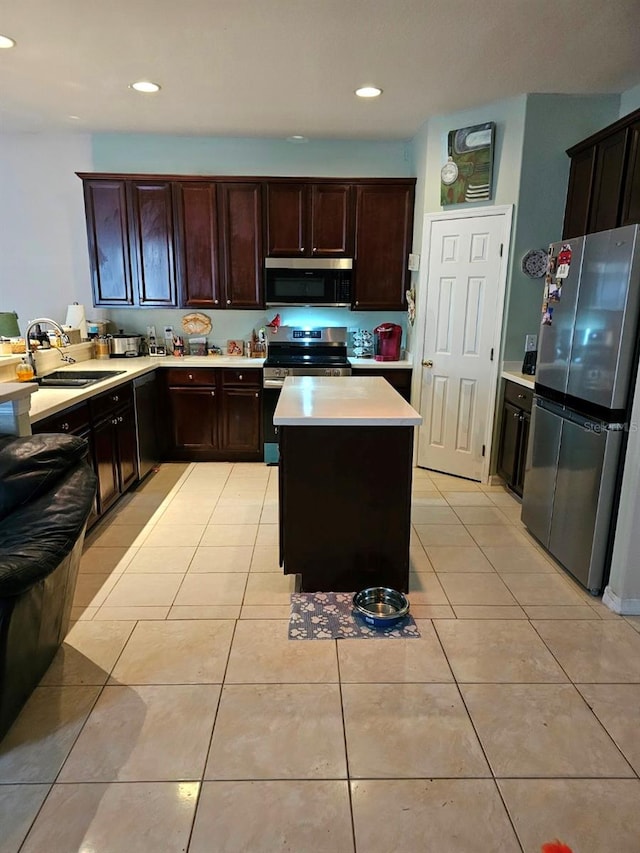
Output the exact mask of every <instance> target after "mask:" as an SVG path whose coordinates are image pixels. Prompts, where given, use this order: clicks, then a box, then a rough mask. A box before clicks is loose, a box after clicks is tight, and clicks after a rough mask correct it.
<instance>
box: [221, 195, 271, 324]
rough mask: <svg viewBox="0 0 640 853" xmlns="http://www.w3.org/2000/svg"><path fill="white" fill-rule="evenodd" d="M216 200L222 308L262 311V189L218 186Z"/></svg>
mask: <svg viewBox="0 0 640 853" xmlns="http://www.w3.org/2000/svg"><path fill="white" fill-rule="evenodd" d="M218 196H219V210H220V248H221V256H222V279H223V283H224V299H225V306H226V307H227V308H262V307H263V306H264V289H263V286H262V268H263V266H264V261H263V251H262V187H261V185H260V183H258V182H246V183H245V182H238V183H222V184H220V185H219V186H218Z"/></svg>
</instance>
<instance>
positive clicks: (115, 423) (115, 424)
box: [111, 418, 118, 426]
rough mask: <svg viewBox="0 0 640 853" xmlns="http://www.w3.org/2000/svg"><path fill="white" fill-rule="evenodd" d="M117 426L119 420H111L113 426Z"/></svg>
mask: <svg viewBox="0 0 640 853" xmlns="http://www.w3.org/2000/svg"><path fill="white" fill-rule="evenodd" d="M117 424H118V419H117V418H111V426H117Z"/></svg>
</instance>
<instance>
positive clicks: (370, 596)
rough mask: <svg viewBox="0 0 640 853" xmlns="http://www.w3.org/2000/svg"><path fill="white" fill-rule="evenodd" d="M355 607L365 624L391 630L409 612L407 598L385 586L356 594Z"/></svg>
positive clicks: (374, 587) (354, 597)
mask: <svg viewBox="0 0 640 853" xmlns="http://www.w3.org/2000/svg"><path fill="white" fill-rule="evenodd" d="M353 606H354V608H355V610H356V613H358V615H359V616H361V617H362V619H363V620H364V622H366V623H367V625H371V626H372V627H373V628H390V627H392V626H393V625H395V624H396V623H397V622H400V621H401V620H402V619H404V617H405V616H406V615H407V613H408V612H409V601H408V599H407V597H406V596H405V595H403V594H402V593H401V592H398V591H397V590H395V589H389V588H388V587H384V586H372V587H369V589H363V590H361V591H360V592H356V594H355V595H354V596H353Z"/></svg>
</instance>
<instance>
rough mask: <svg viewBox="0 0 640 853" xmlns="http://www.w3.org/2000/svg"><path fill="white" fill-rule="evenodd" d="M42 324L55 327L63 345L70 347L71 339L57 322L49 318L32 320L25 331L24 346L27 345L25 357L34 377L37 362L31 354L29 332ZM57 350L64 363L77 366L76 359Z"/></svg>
mask: <svg viewBox="0 0 640 853" xmlns="http://www.w3.org/2000/svg"><path fill="white" fill-rule="evenodd" d="M42 323H47V324H48V325H49V326H53V328H54V329H55V330H56V333H57V334H58V335H60V339H61V340H62V342H63V344H65V346H66V345H68V343H69V338H68V336H67V334H66V332H65V330H64V329H63V328H62V326H61V325H60V324H59V323H56V321H55V320H51V319H50V318H49V317H36V319H35V320H32V321H31V322H30V323H29V324H28V325H27V328H26V329H25V332H24V345H25V355H26V357H27V360H28V362H29V364H30V365H31V367H32V368H33V374H34V376H35V374H36V360H35V358H34V356H33V353H32V352H31V348H30V346H29V332H30V331H31V329H33V327H34V326H40V325H41V324H42ZM56 349H57V350H58V352H59V353H60V358H61V359H62V360H63V361H64V362H66V363H67V364H75V362H76V360H75V358H72V357H71V356H70V355H65V354H64V353H63V352H62V350H61V349H60V348H58V347H56Z"/></svg>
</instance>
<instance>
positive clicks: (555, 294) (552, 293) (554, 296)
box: [549, 279, 562, 302]
mask: <svg viewBox="0 0 640 853" xmlns="http://www.w3.org/2000/svg"><path fill="white" fill-rule="evenodd" d="M561 296H562V281H561V280H560V281H558V279H556V280H555V281H553V282H551V285H550V286H549V302H560V297H561Z"/></svg>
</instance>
